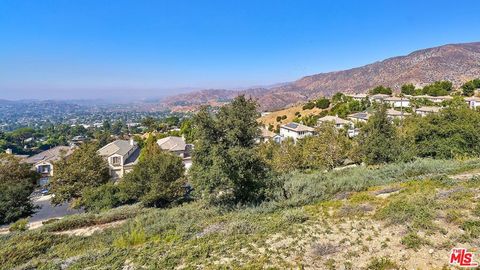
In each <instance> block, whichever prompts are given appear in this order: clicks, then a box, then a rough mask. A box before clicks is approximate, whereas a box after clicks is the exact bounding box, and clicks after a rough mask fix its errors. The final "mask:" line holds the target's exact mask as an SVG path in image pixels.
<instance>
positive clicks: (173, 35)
mask: <svg viewBox="0 0 480 270" xmlns="http://www.w3.org/2000/svg"><path fill="white" fill-rule="evenodd" d="M479 11H480V3H478V2H477V1H459V2H457V3H456V4H455V5H452V3H451V2H450V1H415V2H414V1H402V2H401V3H390V1H389V3H385V1H368V2H359V1H353V0H352V1H322V2H321V3H319V2H318V1H291V2H287V1H284V2H281V3H278V1H262V2H260V3H258V2H257V1H242V2H236V1H203V2H200V1H198V2H195V3H192V2H190V1H161V2H157V1H115V2H110V1H81V2H73V1H41V2H40V1H10V0H7V1H2V8H1V9H0V39H1V40H2V41H3V42H0V99H97V98H100V99H115V98H116V99H121V100H123V99H141V98H157V97H162V96H166V95H170V94H176V93H180V92H186V91H191V90H195V89H205V88H227V89H238V88H246V87H249V86H259V85H271V84H275V83H281V82H287V81H293V80H296V79H299V78H301V77H303V76H306V75H311V74H316V73H321V72H329V71H335V70H344V69H348V68H353V67H357V66H362V65H365V64H369V63H372V62H375V61H380V60H383V59H385V58H389V57H393V56H398V55H405V54H408V53H410V52H412V51H415V50H418V49H423V48H429V47H434V46H440V45H444V44H449V43H463V42H474V41H479V40H480V39H479V36H478V29H480V18H479V17H478V13H479ZM363 18H364V19H363Z"/></svg>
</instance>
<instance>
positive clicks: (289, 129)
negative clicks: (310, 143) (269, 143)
mask: <svg viewBox="0 0 480 270" xmlns="http://www.w3.org/2000/svg"><path fill="white" fill-rule="evenodd" d="M314 133H315V129H314V128H312V127H309V126H305V125H302V124H299V123H295V122H291V123H288V124H286V125H281V126H280V136H281V137H282V139H285V138H292V139H293V141H294V142H296V141H297V140H298V139H303V138H305V137H307V136H311V135H313V134H314Z"/></svg>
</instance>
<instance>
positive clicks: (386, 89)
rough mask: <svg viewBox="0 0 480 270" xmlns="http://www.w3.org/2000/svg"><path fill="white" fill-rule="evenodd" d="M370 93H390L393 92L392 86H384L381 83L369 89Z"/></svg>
mask: <svg viewBox="0 0 480 270" xmlns="http://www.w3.org/2000/svg"><path fill="white" fill-rule="evenodd" d="M369 93H370V95H376V94H384V95H391V94H392V93H393V91H392V88H390V87H385V86H383V85H379V86H377V87H375V88H373V89H370V91H369Z"/></svg>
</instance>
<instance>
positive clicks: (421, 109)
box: [415, 106, 442, 112]
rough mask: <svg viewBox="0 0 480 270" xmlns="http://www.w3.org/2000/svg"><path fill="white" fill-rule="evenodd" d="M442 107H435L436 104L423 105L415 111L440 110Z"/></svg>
mask: <svg viewBox="0 0 480 270" xmlns="http://www.w3.org/2000/svg"><path fill="white" fill-rule="evenodd" d="M441 109H442V108H441V107H434V106H423V107H420V108H417V109H415V111H421V112H439V111H440V110H441Z"/></svg>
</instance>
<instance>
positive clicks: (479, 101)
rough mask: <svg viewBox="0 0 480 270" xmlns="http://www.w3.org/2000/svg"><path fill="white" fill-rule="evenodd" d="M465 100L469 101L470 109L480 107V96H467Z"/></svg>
mask: <svg viewBox="0 0 480 270" xmlns="http://www.w3.org/2000/svg"><path fill="white" fill-rule="evenodd" d="M465 102H467V104H468V107H469V108H470V109H476V108H480V97H467V98H465Z"/></svg>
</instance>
